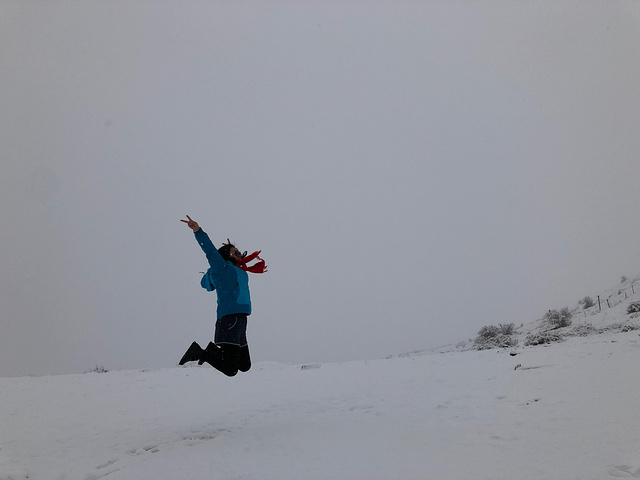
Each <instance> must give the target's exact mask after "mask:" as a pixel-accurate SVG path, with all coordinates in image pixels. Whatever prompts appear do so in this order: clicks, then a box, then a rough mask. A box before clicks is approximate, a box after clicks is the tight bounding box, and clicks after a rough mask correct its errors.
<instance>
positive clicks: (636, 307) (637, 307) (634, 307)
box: [627, 302, 640, 314]
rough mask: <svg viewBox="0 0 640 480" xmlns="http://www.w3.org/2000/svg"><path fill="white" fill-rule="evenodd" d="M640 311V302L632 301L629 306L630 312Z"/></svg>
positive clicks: (628, 311) (628, 310)
mask: <svg viewBox="0 0 640 480" xmlns="http://www.w3.org/2000/svg"><path fill="white" fill-rule="evenodd" d="M639 312H640V302H632V303H631V305H629V308H627V313H628V314H632V313H639Z"/></svg>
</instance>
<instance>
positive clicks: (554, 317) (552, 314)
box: [544, 307, 571, 330]
mask: <svg viewBox="0 0 640 480" xmlns="http://www.w3.org/2000/svg"><path fill="white" fill-rule="evenodd" d="M544 320H545V322H546V323H547V325H549V326H550V327H551V328H552V329H554V330H555V329H556V328H563V327H568V326H569V325H571V312H570V311H569V309H568V308H567V307H564V308H563V309H561V310H559V311H558V310H549V311H548V312H547V313H545V315H544Z"/></svg>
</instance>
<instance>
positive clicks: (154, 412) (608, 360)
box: [0, 287, 640, 480]
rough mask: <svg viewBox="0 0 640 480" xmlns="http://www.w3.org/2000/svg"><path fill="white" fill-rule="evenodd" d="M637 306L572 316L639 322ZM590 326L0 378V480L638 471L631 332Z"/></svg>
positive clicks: (514, 479)
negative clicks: (382, 350) (289, 357)
mask: <svg viewBox="0 0 640 480" xmlns="http://www.w3.org/2000/svg"><path fill="white" fill-rule="evenodd" d="M636 288H637V287H636ZM634 299H636V300H638V298H637V297H636V296H634V295H627V297H625V299H624V302H621V303H620V306H619V308H618V307H617V306H613V307H612V308H611V309H609V310H607V311H603V312H598V313H594V314H593V315H590V314H589V312H587V315H585V314H584V312H576V314H575V315H574V318H575V319H576V321H578V319H579V318H581V319H582V320H580V321H582V322H584V321H585V319H587V320H590V321H591V322H592V323H593V324H594V325H597V326H598V328H601V327H602V326H606V325H610V324H615V323H623V322H626V323H628V324H629V325H637V324H638V322H640V320H639V319H637V318H633V316H630V315H628V314H627V313H626V306H627V305H628V303H629V302H631V301H632V300H634ZM615 308H618V310H615ZM594 322H595V323H594ZM634 322H635V323H634ZM539 327H540V325H539V322H538V324H536V325H531V326H529V327H527V328H524V329H523V330H526V331H527V332H530V331H532V330H534V329H535V328H539ZM600 331H601V332H604V333H599V334H593V335H589V336H583V337H581V336H572V337H567V338H566V340H565V341H563V342H561V343H553V344H549V345H542V346H528V347H527V346H523V345H522V342H521V344H520V345H519V346H517V347H515V348H512V349H500V350H483V351H474V350H468V351H450V352H446V353H434V352H422V353H414V354H409V355H405V356H400V357H393V358H388V359H384V360H382V359H381V360H371V361H362V362H350V363H340V364H338V363H336V364H322V365H310V366H307V367H309V368H301V367H302V366H301V365H283V364H276V363H259V364H257V365H255V366H254V368H253V369H252V370H251V371H250V372H248V373H245V374H239V375H238V376H236V377H234V378H227V377H224V376H223V375H222V374H220V373H218V372H216V371H214V370H213V369H211V368H210V367H207V366H202V367H197V366H190V367H176V368H171V369H162V370H147V371H119V372H108V373H90V374H84V375H66V376H51V377H39V378H33V377H22V378H1V379H0V398H1V399H2V406H1V407H0V480H25V479H29V480H40V479H43V480H59V479H60V480H61V479H70V480H89V479H91V480H95V479H99V478H106V479H107V480H144V479H153V480H164V479H167V480H168V479H189V480H199V479H202V480H205V479H206V480H212V479H214V480H215V479H225V480H241V479H242V480H287V479H295V480H300V479H318V480H328V479H359V480H410V479H443V480H448V479H474V480H479V479H492V480H494V479H505V480H534V479H535V480H540V479H559V480H560V479H562V480H574V479H584V480H586V479H593V480H596V479H597V480H602V479H607V478H640V381H639V380H638V373H637V364H638V357H639V355H640V348H639V347H640V336H639V332H640V330H630V331H625V332H623V331H620V329H612V330H602V329H601V330H600ZM525 333H526V332H524V331H523V333H522V335H524V334H525Z"/></svg>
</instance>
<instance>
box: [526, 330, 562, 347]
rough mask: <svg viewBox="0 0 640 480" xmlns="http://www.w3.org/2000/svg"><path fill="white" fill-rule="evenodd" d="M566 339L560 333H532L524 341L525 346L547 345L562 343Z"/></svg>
mask: <svg viewBox="0 0 640 480" xmlns="http://www.w3.org/2000/svg"><path fill="white" fill-rule="evenodd" d="M563 339H564V337H563V336H562V335H560V334H559V333H550V332H542V333H532V334H530V335H527V337H526V338H525V339H524V344H525V345H527V346H528V345H543V344H545V343H554V342H561V341H562V340H563Z"/></svg>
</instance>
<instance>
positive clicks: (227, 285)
mask: <svg viewBox="0 0 640 480" xmlns="http://www.w3.org/2000/svg"><path fill="white" fill-rule="evenodd" d="M195 236H196V240H197V241H198V243H199V244H200V247H201V248H202V251H203V252H204V253H205V255H206V256H207V260H208V261H209V266H210V268H209V270H207V273H205V274H204V276H203V277H202V280H201V281H200V285H202V288H206V289H207V291H209V292H212V291H213V290H216V292H217V293H218V317H217V318H221V317H224V316H225V315H231V314H232V313H245V314H247V315H250V314H251V296H250V294H249V275H247V272H245V271H244V270H242V269H241V268H238V267H236V266H235V265H234V264H233V263H231V262H227V261H225V260H224V259H223V258H222V255H220V253H218V250H217V249H216V247H214V246H213V243H212V242H211V240H210V239H209V235H207V234H206V233H205V232H204V230H202V228H201V229H200V230H198V231H197V232H195Z"/></svg>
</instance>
